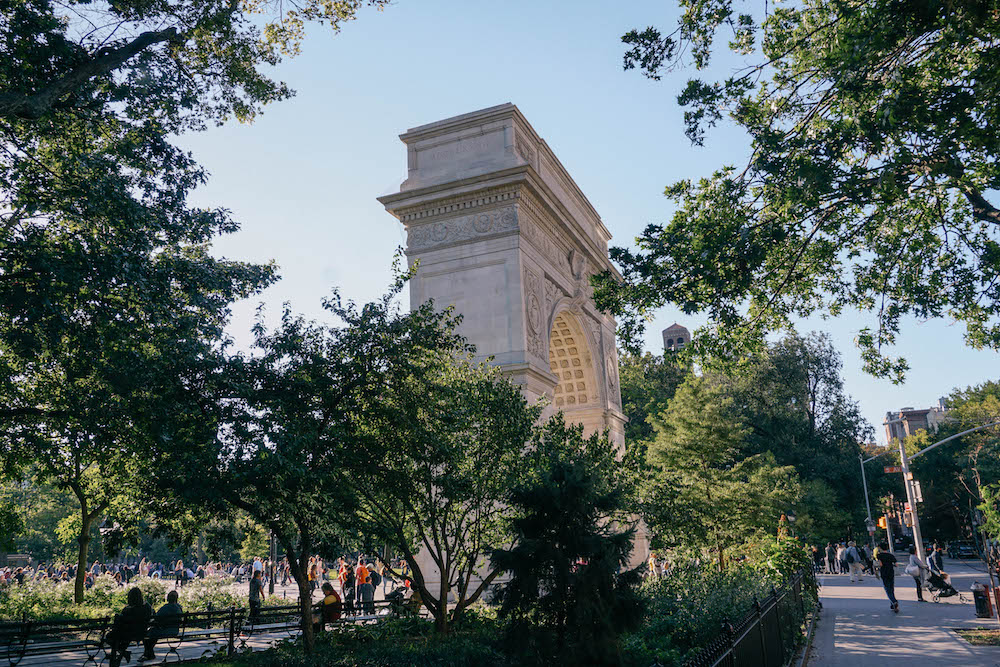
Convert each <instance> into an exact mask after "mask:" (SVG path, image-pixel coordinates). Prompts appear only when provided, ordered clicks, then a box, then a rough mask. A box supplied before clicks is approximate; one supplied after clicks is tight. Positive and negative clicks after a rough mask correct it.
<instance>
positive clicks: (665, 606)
mask: <svg viewBox="0 0 1000 667" xmlns="http://www.w3.org/2000/svg"><path fill="white" fill-rule="evenodd" d="M770 592H771V582H770V581H768V580H767V579H766V578H764V577H762V576H761V575H760V574H759V573H758V572H757V571H755V570H754V569H753V568H751V567H749V566H747V565H739V566H734V567H731V568H729V569H728V570H726V571H725V572H719V571H718V570H716V569H714V568H707V569H705V568H700V567H690V568H674V570H673V571H672V572H671V573H670V574H668V575H667V576H665V577H661V578H658V579H649V580H647V581H646V582H645V583H644V584H643V585H642V587H641V588H640V594H641V595H642V597H643V598H644V600H645V609H646V617H645V619H644V622H643V624H642V626H641V627H640V628H639V629H638V630H636V631H635V632H631V633H629V634H627V635H626V636H625V637H623V639H622V645H623V649H624V652H625V653H626V655H628V656H629V657H630V662H632V663H633V664H636V665H649V664H651V663H653V662H654V661H655V660H658V661H659V662H660V663H661V664H663V665H680V664H681V663H682V662H683V661H684V659H685V658H686V657H689V656H690V655H691V654H693V653H695V652H697V651H699V650H700V649H701V648H702V647H703V646H705V645H706V644H708V643H709V642H710V641H711V640H712V639H714V638H715V637H717V636H718V634H719V630H720V628H721V627H722V624H723V622H726V621H729V622H735V621H738V620H740V619H742V618H743V617H744V616H745V615H746V614H747V613H748V612H749V611H750V609H751V608H752V606H753V601H754V597H757V598H758V599H763V598H764V597H766V596H767V595H768V594H769V593H770Z"/></svg>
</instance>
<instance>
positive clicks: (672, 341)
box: [667, 338, 674, 347]
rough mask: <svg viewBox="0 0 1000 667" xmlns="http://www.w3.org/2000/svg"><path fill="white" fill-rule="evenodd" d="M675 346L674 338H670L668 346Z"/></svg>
mask: <svg viewBox="0 0 1000 667" xmlns="http://www.w3.org/2000/svg"><path fill="white" fill-rule="evenodd" d="M673 346H674V339H673V338H668V339H667V347H673Z"/></svg>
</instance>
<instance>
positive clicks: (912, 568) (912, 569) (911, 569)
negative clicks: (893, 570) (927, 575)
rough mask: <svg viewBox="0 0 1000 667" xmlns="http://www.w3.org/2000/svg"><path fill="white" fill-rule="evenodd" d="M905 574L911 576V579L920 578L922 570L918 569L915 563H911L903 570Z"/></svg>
mask: <svg viewBox="0 0 1000 667" xmlns="http://www.w3.org/2000/svg"><path fill="white" fill-rule="evenodd" d="M903 572H905V573H906V574H908V575H910V576H911V577H919V576H920V568H919V567H917V566H916V565H914V564H913V563H910V564H909V565H907V566H906V569H905V570H903Z"/></svg>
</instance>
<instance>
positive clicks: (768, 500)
mask: <svg viewBox="0 0 1000 667" xmlns="http://www.w3.org/2000/svg"><path fill="white" fill-rule="evenodd" d="M652 419H653V426H654V428H655V429H656V437H655V439H654V440H653V441H652V443H650V445H649V453H648V462H649V465H650V467H651V469H652V471H651V472H652V474H651V475H650V477H649V479H648V482H647V488H646V489H645V490H644V494H643V495H644V516H645V518H646V521H647V523H648V524H649V526H650V528H651V529H652V531H653V537H654V543H655V544H659V545H662V546H668V547H676V546H681V547H685V548H695V549H698V548H706V549H711V550H712V551H714V552H715V558H716V559H717V560H718V563H719V567H720V569H724V567H725V551H726V549H728V548H729V547H732V546H734V545H736V544H740V543H741V542H742V541H743V540H745V539H747V538H749V537H751V536H752V535H754V534H755V533H756V532H757V531H761V530H763V531H765V532H770V528H771V526H773V525H774V524H775V522H776V521H777V519H778V516H779V515H780V514H781V513H782V512H783V511H784V510H786V509H787V508H788V507H790V506H791V505H792V504H793V503H795V502H796V501H797V500H798V499H799V496H800V485H799V479H798V476H797V475H796V473H795V469H794V468H793V467H792V466H779V465H777V463H776V460H775V457H774V455H773V454H772V453H771V452H769V451H768V452H765V453H760V454H752V453H747V452H745V451H744V449H743V443H744V438H745V437H746V436H747V433H748V431H747V429H746V427H745V426H744V424H743V422H742V421H741V420H740V415H739V414H738V412H737V411H736V410H735V409H734V405H733V399H732V397H729V396H726V395H725V394H724V391H723V388H722V386H720V385H719V384H717V383H713V382H711V381H710V380H709V379H707V378H705V377H699V376H691V377H689V378H688V379H687V380H686V381H685V382H684V384H682V385H681V387H680V389H678V390H677V393H676V394H675V395H674V398H673V400H671V401H670V404H669V406H668V407H667V409H666V410H665V411H664V412H663V413H661V414H660V415H655V416H653V418H652Z"/></svg>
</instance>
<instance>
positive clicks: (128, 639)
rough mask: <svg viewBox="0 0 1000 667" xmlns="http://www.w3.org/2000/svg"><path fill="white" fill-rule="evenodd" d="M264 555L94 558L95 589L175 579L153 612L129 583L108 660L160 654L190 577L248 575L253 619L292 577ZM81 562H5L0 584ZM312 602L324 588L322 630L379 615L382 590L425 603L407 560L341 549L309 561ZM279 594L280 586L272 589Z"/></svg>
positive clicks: (317, 619)
mask: <svg viewBox="0 0 1000 667" xmlns="http://www.w3.org/2000/svg"><path fill="white" fill-rule="evenodd" d="M271 565H272V564H271V562H270V561H269V560H267V559H263V558H254V559H252V560H249V561H246V562H240V563H221V562H206V563H203V564H197V563H192V562H185V561H184V560H177V561H172V562H169V563H162V562H154V561H152V560H149V559H146V558H142V559H141V560H139V561H138V562H129V561H125V562H118V563H101V562H94V563H93V564H92V565H91V566H90V567H89V568H87V571H86V577H85V579H84V582H85V586H86V587H87V588H88V589H89V588H91V587H92V586H93V585H94V583H95V581H96V579H97V578H98V577H100V576H102V575H107V576H109V577H111V578H112V579H114V581H116V582H117V583H118V584H119V586H122V587H127V586H129V584H132V583H135V582H136V581H137V580H138V579H139V578H140V577H150V578H153V579H161V580H165V581H167V582H171V581H172V582H173V584H174V586H173V587H172V589H171V590H169V591H168V592H167V594H166V601H165V603H164V604H163V605H162V606H161V607H160V608H159V609H158V610H156V611H155V612H154V610H153V608H152V606H151V604H150V602H149V601H147V600H145V599H144V598H143V593H142V590H141V589H140V588H139V587H138V586H132V587H130V588H129V589H128V592H127V598H126V599H127V604H126V605H125V607H124V608H123V609H122V610H121V611H120V612H119V613H118V614H116V615H115V617H114V621H113V624H112V628H111V630H110V631H109V633H108V637H107V641H108V645H109V647H110V648H111V659H110V664H111V666H112V667H117V666H118V665H119V664H120V663H121V661H122V660H123V659H124V660H125V661H126V662H128V661H130V660H131V654H130V652H129V651H128V647H129V646H130V645H132V644H133V643H136V642H139V643H141V644H142V645H143V648H144V651H143V656H142V658H141V659H140V662H141V661H146V660H153V659H155V657H156V656H155V646H156V643H157V641H158V640H159V639H161V638H164V637H171V636H176V635H177V633H178V625H179V619H180V617H181V615H182V614H183V613H184V610H183V608H182V607H181V605H180V602H179V599H180V598H179V596H178V592H177V589H178V588H181V587H183V586H185V585H186V584H187V583H188V582H190V581H191V580H193V579H204V578H208V577H225V578H228V579H230V580H231V581H232V582H233V583H243V582H247V583H248V584H249V586H248V594H247V595H248V599H247V602H248V609H249V617H248V620H249V621H250V622H251V623H253V622H256V619H257V618H258V617H259V615H260V613H261V609H262V607H263V604H264V601H265V598H266V597H267V595H268V591H269V590H270V589H271V586H270V584H271V583H272V582H271V581H270V579H269V578H270V577H271V576H272V573H273V577H274V582H273V583H274V584H275V585H279V584H280V586H281V587H285V586H288V585H290V584H294V577H293V576H292V568H291V564H290V563H289V562H288V560H287V559H282V560H279V561H277V562H275V563H274V567H273V569H272V567H271ZM76 574H77V568H76V566H74V565H67V564H63V563H59V562H51V563H38V564H36V565H22V566H8V567H4V568H3V569H0V584H2V585H6V586H17V585H25V584H27V583H31V582H41V581H51V582H69V581H73V580H74V579H75V578H76ZM306 576H307V579H308V587H309V591H310V601H312V598H314V597H315V595H316V593H317V592H319V593H320V595H321V599H320V601H319V603H318V604H317V605H316V608H315V616H314V618H313V619H312V620H313V622H314V624H315V626H316V627H317V629H321V628H322V627H323V626H324V625H325V624H328V623H331V622H334V621H337V620H339V619H340V618H341V617H342V615H346V616H358V615H362V614H375V599H376V592H377V591H379V590H381V593H382V597H383V598H385V599H386V600H392V601H394V602H398V603H399V604H400V605H402V604H404V601H405V604H406V606H407V607H409V608H410V609H412V610H414V611H418V610H419V607H420V596H419V594H418V593H417V592H416V591H414V590H412V589H411V585H410V570H409V566H408V565H407V563H406V561H405V560H399V561H395V562H393V563H391V564H390V563H386V562H385V561H383V560H382V559H381V558H380V557H378V556H366V555H365V554H359V555H358V556H357V557H348V556H343V557H340V558H338V559H337V560H336V561H333V562H329V561H327V560H325V559H323V558H321V557H318V556H315V557H312V558H310V559H309V561H308V565H307V568H306ZM275 594H278V591H275Z"/></svg>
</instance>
